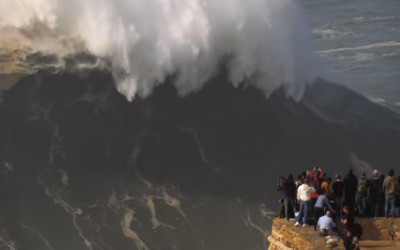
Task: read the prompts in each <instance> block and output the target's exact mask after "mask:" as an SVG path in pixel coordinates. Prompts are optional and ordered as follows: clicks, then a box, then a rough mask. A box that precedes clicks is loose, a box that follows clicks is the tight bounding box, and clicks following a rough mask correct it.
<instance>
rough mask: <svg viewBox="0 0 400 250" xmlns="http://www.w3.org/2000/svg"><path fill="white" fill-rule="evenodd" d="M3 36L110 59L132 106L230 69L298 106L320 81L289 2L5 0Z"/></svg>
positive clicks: (40, 48) (234, 78)
mask: <svg viewBox="0 0 400 250" xmlns="http://www.w3.org/2000/svg"><path fill="white" fill-rule="evenodd" d="M0 30H1V31H7V34H8V35H7V39H8V41H5V40H4V39H2V40H1V41H0V42H1V44H5V43H6V42H7V43H8V44H11V47H17V46H19V47H23V48H29V50H31V51H33V52H40V53H45V54H57V55H59V56H61V57H65V56H67V55H71V54H79V53H82V52H84V53H88V54H92V55H94V56H96V57H98V58H103V59H104V60H105V61H109V62H110V67H111V70H112V72H113V75H114V78H115V80H116V85H117V88H118V90H119V91H120V92H121V93H123V94H124V95H125V96H126V97H127V98H128V99H129V100H132V99H133V98H134V97H135V96H136V95H140V96H147V95H149V94H150V93H151V92H152V90H153V89H154V87H155V86H157V85H158V84H161V83H163V82H164V80H165V78H166V77H168V76H171V75H175V76H176V81H175V86H176V89H177V91H178V93H179V94H180V95H182V96H184V95H186V94H188V93H190V92H193V91H196V90H199V89H200V88H201V87H202V86H203V85H204V83H205V82H206V81H207V80H208V79H210V78H211V77H212V76H213V75H214V74H215V73H216V71H217V69H218V68H219V67H218V65H219V64H221V63H225V62H227V63H225V67H226V68H227V71H228V75H229V79H230V81H231V82H232V83H233V84H234V85H235V86H237V85H239V84H241V83H243V82H244V81H248V82H249V83H250V84H253V85H255V86H256V87H258V88H260V89H262V90H264V92H265V93H266V94H267V95H268V94H270V93H271V92H272V91H273V90H275V89H276V88H279V87H280V86H284V88H285V90H286V93H287V95H290V96H292V97H294V98H296V99H298V98H300V97H301V95H302V93H303V91H304V88H305V86H306V84H307V83H310V82H312V81H313V80H314V79H315V77H316V70H315V68H316V64H315V60H314V55H313V52H312V51H313V50H312V49H311V43H310V39H309V34H308V31H307V29H306V28H305V26H304V24H303V21H302V16H301V13H300V12H299V10H298V8H297V6H296V3H295V2H294V1H293V0H279V1H278V0H265V1H259V0H248V1H244V0H220V1H211V0H114V1H111V0H86V1H84V2H82V1H78V0H71V1H61V0H58V1H55V0H29V1H26V0H4V1H2V2H1V3H0ZM3 33H4V32H3Z"/></svg>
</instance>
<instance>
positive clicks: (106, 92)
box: [0, 0, 400, 250]
mask: <svg viewBox="0 0 400 250" xmlns="http://www.w3.org/2000/svg"><path fill="white" fill-rule="evenodd" d="M302 3H304V7H306V8H305V9H306V11H307V12H306V13H307V15H306V20H308V21H310V22H311V25H312V26H313V25H314V24H315V25H316V26H318V24H317V23H316V21H317V20H327V19H326V18H328V15H325V16H324V18H325V19H323V18H322V17H321V18H316V19H315V22H314V21H313V15H311V14H308V13H309V12H312V11H315V10H316V8H317V6H318V5H320V4H319V3H316V2H312V1H304V2H302ZM330 5H331V3H330V2H329V3H327V6H330ZM332 6H333V7H334V6H335V2H332ZM343 6H344V7H345V6H348V5H347V4H346V3H343ZM333 7H332V8H333ZM321 12H322V11H321ZM317 14H321V13H317ZM338 14H339V13H338ZM332 22H333V21H332ZM372 23H374V22H372ZM323 25H324V24H321V27H320V30H321V31H319V30H318V28H317V27H315V28H313V29H312V33H314V35H315V36H317V39H316V46H318V47H320V46H322V45H323V44H324V42H326V43H329V42H330V41H331V40H332V44H335V42H337V41H338V39H339V38H337V37H335V36H336V33H335V32H333V31H332V32H333V33H335V35H332V37H331V35H327V34H325V33H329V32H330V31H329V32H326V31H324V30H325V28H323ZM313 27H314V26H313ZM318 27H319V26H318ZM0 30H1V32H2V36H1V37H0V45H1V47H0V89H2V91H1V92H0V201H1V206H0V249H18V250H24V249H27V250H35V249H37V250H44V249H56V250H59V249H60V250H71V249H74V250H81V249H82V250H83V249H89V250H110V249H111V250H114V249H115V250H125V249H138V250H147V249H155V250H157V249H158V250H169V249H171V250H173V249H181V250H187V249H193V250H197V249H198V250H211V249H212V250H224V249H232V250H244V249H246V250H247V249H267V248H268V243H267V237H268V235H269V233H270V230H271V221H272V219H273V217H274V216H275V215H276V214H275V211H277V210H278V202H277V201H278V199H279V197H280V194H279V193H278V192H277V190H276V181H277V179H278V177H279V176H281V175H286V174H288V173H289V172H292V173H293V174H298V173H300V172H301V171H304V170H306V169H309V168H311V167H312V166H314V165H316V164H317V165H319V166H321V167H322V168H323V169H324V170H325V172H327V173H328V175H331V176H332V175H333V174H336V173H341V174H343V173H344V172H345V171H347V170H348V168H349V167H352V168H354V169H355V172H356V173H360V172H361V171H367V172H368V173H370V172H371V171H372V169H374V168H378V169H380V170H382V172H384V173H385V172H386V171H387V170H388V169H390V168H394V169H395V168H396V167H398V166H399V164H400V155H399V154H398V148H400V144H399V143H400V116H399V115H398V114H397V113H395V112H393V111H391V110H389V109H386V108H385V107H382V106H381V105H377V104H376V103H373V102H371V101H370V100H369V99H367V98H365V97H364V96H362V95H360V94H357V93H356V92H353V91H351V90H349V89H347V88H345V87H343V86H341V85H336V84H333V83H330V82H327V81H325V80H322V79H317V80H315V81H314V79H315V76H317V75H318V72H319V71H318V68H317V67H316V66H315V64H314V62H315V60H314V55H313V54H314V52H313V50H312V47H313V46H314V45H312V41H310V39H309V35H308V34H309V31H308V29H307V28H306V26H305V25H304V19H303V18H302V11H301V10H300V9H299V8H298V7H297V6H296V4H295V1H289V0H268V1H258V0H252V1H239V0H235V1H233V0H229V1H228V0H226V1H200V0H185V1H178V0H170V1H161V0H160V1H156V0H154V1H149V0H147V1H139V0H135V1H134V0H131V1H128V0H118V1H106V0H102V1H84V3H82V1H81V2H78V1H49V0H30V1H23V0H14V1H8V0H3V1H0ZM3 34H7V35H6V36H3ZM387 40H391V39H387ZM393 41H394V42H388V41H386V42H388V43H386V45H385V46H381V45H379V44H380V42H379V41H376V43H375V44H378V45H379V46H376V45H373V46H372V45H370V44H374V43H370V44H369V45H368V44H365V45H362V44H359V45H357V47H362V46H364V47H362V48H361V49H360V48H359V49H356V50H355V51H358V50H368V51H380V50H379V49H382V48H387V49H390V48H392V49H393V48H396V46H397V44H396V41H395V40H393ZM382 43H383V42H382ZM332 44H331V45H330V46H333V45H332ZM351 44H352V43H350V44H349V45H346V46H342V47H341V48H342V49H341V50H340V49H339V48H334V46H333V47H329V46H328V45H327V47H324V48H322V47H321V48H319V50H320V53H319V54H320V55H322V56H323V55H324V54H327V55H329V56H332V57H331V58H332V61H328V64H334V65H336V64H337V65H342V64H340V63H339V62H338V61H337V58H336V57H335V55H337V54H340V53H343V54H346V53H356V52H354V49H351V46H350V45H351ZM321 50H322V51H321ZM331 51H332V52H331ZM393 53H395V51H394V52H393ZM323 58H330V57H323ZM351 59H352V57H350V58H348V59H346V60H351ZM324 60H325V59H324ZM326 60H327V59H326ZM346 60H344V61H346ZM346 62H347V61H346ZM371 63H372V62H371ZM349 64H350V63H349ZM343 67H346V63H343ZM344 72H345V73H346V71H344ZM384 73H385V71H384V70H383V71H382V74H384ZM371 74H372V73H371ZM343 75H344V73H343ZM312 81H313V82H314V83H313V84H312V85H311V84H310V83H311V82H312ZM345 84H347V82H345ZM388 84H390V82H388ZM385 86H386V85H385ZM388 86H390V85H388ZM382 88H383V87H382Z"/></svg>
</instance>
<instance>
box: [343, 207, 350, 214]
mask: <svg viewBox="0 0 400 250" xmlns="http://www.w3.org/2000/svg"><path fill="white" fill-rule="evenodd" d="M343 212H344V213H345V214H348V213H350V208H349V206H347V205H344V206H343Z"/></svg>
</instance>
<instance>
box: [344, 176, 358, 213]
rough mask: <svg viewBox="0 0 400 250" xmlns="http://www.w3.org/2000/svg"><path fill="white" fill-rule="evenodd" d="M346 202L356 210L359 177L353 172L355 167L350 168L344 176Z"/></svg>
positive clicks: (352, 209) (351, 208)
mask: <svg viewBox="0 0 400 250" xmlns="http://www.w3.org/2000/svg"><path fill="white" fill-rule="evenodd" d="M343 184H344V204H345V205H347V206H348V207H349V209H350V210H351V211H354V202H355V199H356V193H357V184H358V183H357V177H356V176H355V175H354V174H353V169H350V170H349V172H348V173H347V175H346V176H345V177H344V182H343Z"/></svg>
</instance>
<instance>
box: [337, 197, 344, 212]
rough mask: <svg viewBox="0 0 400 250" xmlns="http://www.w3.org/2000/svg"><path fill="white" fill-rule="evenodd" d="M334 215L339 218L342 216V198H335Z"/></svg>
mask: <svg viewBox="0 0 400 250" xmlns="http://www.w3.org/2000/svg"><path fill="white" fill-rule="evenodd" d="M335 202H336V213H337V214H338V215H340V216H343V197H336V198H335Z"/></svg>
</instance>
